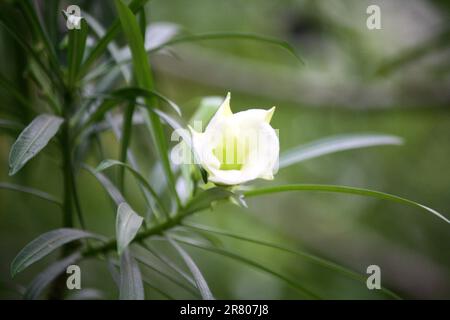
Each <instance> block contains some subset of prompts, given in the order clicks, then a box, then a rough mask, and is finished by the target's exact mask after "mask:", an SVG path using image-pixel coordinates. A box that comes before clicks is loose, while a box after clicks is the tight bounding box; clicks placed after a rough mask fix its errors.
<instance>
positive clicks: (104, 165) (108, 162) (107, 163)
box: [95, 159, 166, 212]
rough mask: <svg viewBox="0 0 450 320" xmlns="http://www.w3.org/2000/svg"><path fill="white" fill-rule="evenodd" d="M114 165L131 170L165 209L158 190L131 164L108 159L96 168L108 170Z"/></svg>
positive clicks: (98, 170)
mask: <svg viewBox="0 0 450 320" xmlns="http://www.w3.org/2000/svg"><path fill="white" fill-rule="evenodd" d="M113 166H120V167H124V168H126V169H127V170H129V171H130V172H131V173H132V174H133V176H134V177H135V178H136V179H137V180H138V181H139V183H140V184H141V185H142V186H143V187H144V188H145V189H146V190H147V191H148V192H150V194H151V196H152V197H153V199H154V200H155V201H156V203H158V206H159V207H160V209H161V210H163V211H164V212H166V211H165V208H164V206H163V204H162V203H161V201H160V199H159V197H158V195H157V194H156V192H155V191H154V189H153V188H152V186H151V185H150V184H149V183H148V181H147V180H146V179H145V178H144V177H143V176H142V175H141V174H140V173H139V172H137V171H136V170H135V169H134V168H132V167H131V166H129V165H128V164H126V163H123V162H120V161H117V160H111V159H107V160H103V161H102V162H101V163H100V164H99V165H98V167H97V168H96V169H95V171H96V172H100V171H103V170H106V169H108V168H110V167H113Z"/></svg>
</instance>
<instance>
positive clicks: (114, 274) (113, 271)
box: [108, 259, 174, 300]
mask: <svg viewBox="0 0 450 320" xmlns="http://www.w3.org/2000/svg"><path fill="white" fill-rule="evenodd" d="M118 265H119V263H118V262H116V261H113V260H111V259H110V260H108V270H109V271H110V273H111V276H112V277H113V279H114V282H115V283H116V285H117V287H118V288H119V289H120V273H119V272H118V271H117V268H116V266H118ZM141 276H142V280H143V282H144V283H145V284H146V285H147V286H148V287H149V288H151V289H153V290H155V291H156V292H158V293H159V294H160V295H162V296H163V297H165V298H166V299H169V300H174V298H173V297H172V296H170V295H169V294H167V293H166V292H164V291H163V290H161V289H159V288H158V287H156V286H155V285H154V284H153V279H149V278H148V277H146V275H145V273H143V274H141ZM116 278H117V279H116Z"/></svg>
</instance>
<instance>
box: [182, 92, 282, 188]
mask: <svg viewBox="0 0 450 320" xmlns="http://www.w3.org/2000/svg"><path fill="white" fill-rule="evenodd" d="M274 111H275V107H273V108H271V109H270V110H263V109H249V110H246V111H242V112H238V113H235V114H233V113H232V112H231V109H230V93H228V95H227V97H226V99H225V101H224V102H223V103H222V105H221V106H220V107H219V109H218V110H217V112H216V114H215V115H214V116H213V117H212V119H211V121H210V122H209V124H208V126H207V127H206V129H205V131H204V132H203V133H201V132H197V131H195V130H194V129H192V128H191V127H190V130H191V133H192V147H193V150H194V153H195V156H196V161H197V162H198V163H199V164H200V165H201V166H202V167H203V168H204V169H205V170H206V171H207V172H208V180H209V181H211V182H214V183H216V184H221V185H237V184H241V183H244V182H247V181H251V180H254V179H257V178H262V179H267V180H271V179H273V175H274V174H275V172H276V170H277V169H278V155H279V151H280V146H279V140H278V135H277V133H276V131H275V130H274V129H273V128H272V127H271V126H270V120H271V118H272V115H273V113H274Z"/></svg>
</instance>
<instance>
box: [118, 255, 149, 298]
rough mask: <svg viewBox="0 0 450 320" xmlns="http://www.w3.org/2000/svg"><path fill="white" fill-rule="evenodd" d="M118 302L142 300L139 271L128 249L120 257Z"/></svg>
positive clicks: (142, 287) (142, 289) (142, 291)
mask: <svg viewBox="0 0 450 320" xmlns="http://www.w3.org/2000/svg"><path fill="white" fill-rule="evenodd" d="M120 300H144V286H143V283H142V276H141V271H140V270H139V266H138V264H137V262H136V260H135V259H134V258H133V257H132V256H131V253H130V251H129V249H127V250H125V251H124V252H123V254H122V255H121V257H120Z"/></svg>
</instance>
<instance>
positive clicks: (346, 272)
mask: <svg viewBox="0 0 450 320" xmlns="http://www.w3.org/2000/svg"><path fill="white" fill-rule="evenodd" d="M183 225H185V226H187V227H189V228H193V229H195V230H199V231H205V232H212V233H214V234H218V235H223V236H225V237H230V238H233V239H237V240H242V241H247V242H251V243H254V244H257V245H261V246H265V247H268V248H272V249H276V250H280V251H284V252H287V253H290V254H294V255H297V256H299V257H301V258H304V259H306V260H308V261H309V262H310V263H315V264H317V265H320V266H322V267H325V268H328V269H330V270H332V271H335V272H339V273H341V274H343V275H345V276H347V277H349V278H352V279H355V280H357V281H358V282H361V283H363V284H364V286H366V280H367V275H365V274H364V275H362V274H359V273H357V272H355V271H353V270H351V269H349V268H346V267H344V266H341V265H339V264H337V263H335V262H333V261H329V260H326V259H324V258H320V257H318V256H315V255H312V254H310V253H307V252H304V251H300V250H298V249H295V250H294V249H290V248H286V247H283V246H281V245H278V244H274V243H270V242H267V241H261V240H257V239H252V238H248V237H245V236H241V235H239V234H235V233H232V232H228V231H223V230H218V229H215V228H211V227H207V226H202V225H199V224H196V223H188V222H183ZM380 291H382V292H384V293H385V294H386V295H388V296H390V297H393V298H395V299H400V297H399V296H398V295H397V294H395V293H394V292H392V291H390V290H388V289H386V288H384V287H382V288H381V289H380Z"/></svg>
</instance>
